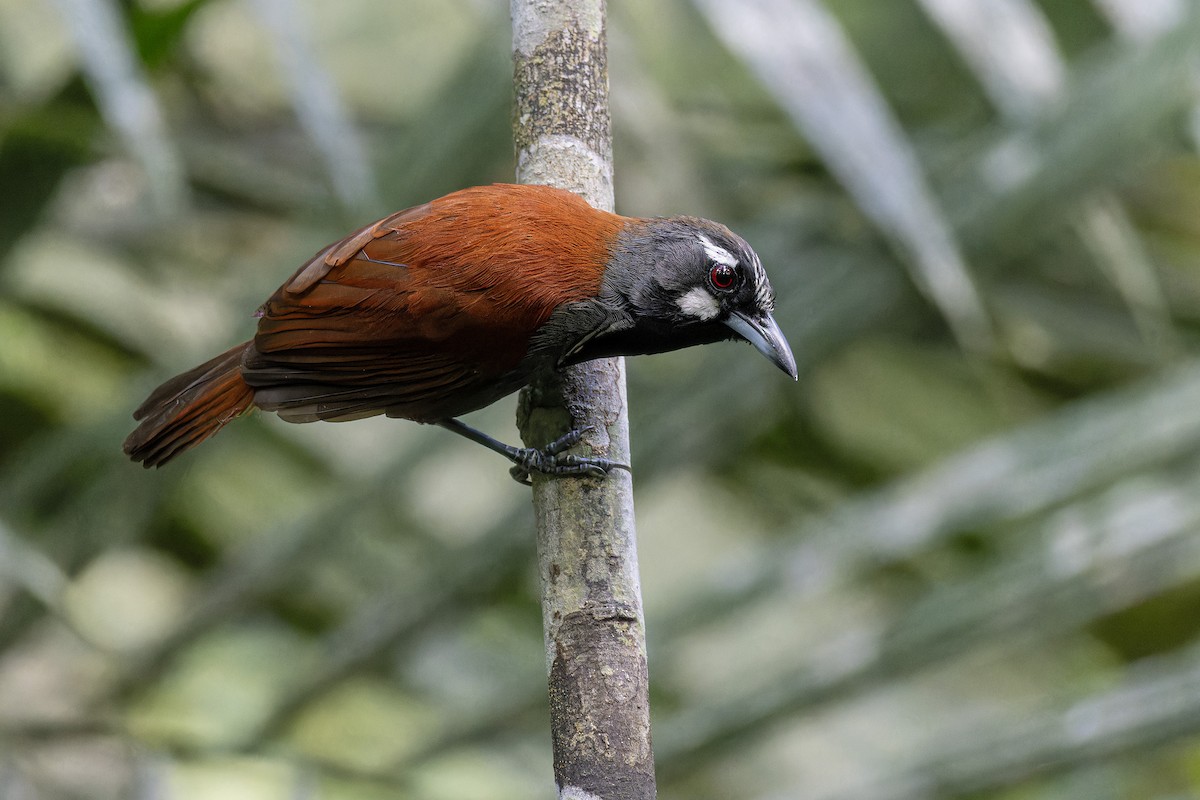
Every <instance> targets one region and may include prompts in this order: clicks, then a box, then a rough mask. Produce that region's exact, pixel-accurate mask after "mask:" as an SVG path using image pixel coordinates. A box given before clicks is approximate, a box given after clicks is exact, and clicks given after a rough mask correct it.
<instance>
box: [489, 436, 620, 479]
mask: <svg viewBox="0 0 1200 800" xmlns="http://www.w3.org/2000/svg"><path fill="white" fill-rule="evenodd" d="M592 429H593V426H591V425H588V426H586V427H583V428H576V429H575V430H572V431H568V432H567V433H565V434H563V435H562V436H560V437H558V438H557V439H555V440H554V441H553V442H551V443H550V444H548V445H546V446H545V447H543V448H541V449H538V448H535V447H526V448H522V449H520V450H517V451H516V453H515V454H514V455H513V456H512V458H513V461H514V462H515V464H516V465H515V466H514V467H512V468H511V469H510V470H509V471H508V473H509V474H510V475H512V477H513V480H515V481H516V482H517V483H521V484H524V485H526V486H531V485H532V484H533V480H532V475H533V473H534V472H540V473H542V474H543V475H556V476H564V475H587V476H590V477H593V478H603V477H605V476H606V475H608V473H610V472H611V471H612V470H614V469H623V470H625V471H626V472H632V470H631V469H630V468H629V466H628V465H627V464H618V463H617V462H616V461H612V460H611V459H607V458H598V457H592V456H578V455H575V454H574V453H566V452H564V451H565V450H568V449H570V448H571V447H574V446H575V445H576V444H578V443H579V442H580V441H581V440H582V439H583V437H584V435H585V434H586V433H588V431H591V430H592Z"/></svg>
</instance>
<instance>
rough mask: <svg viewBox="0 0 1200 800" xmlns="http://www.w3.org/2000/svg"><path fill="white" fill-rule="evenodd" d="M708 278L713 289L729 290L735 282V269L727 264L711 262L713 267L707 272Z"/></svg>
mask: <svg viewBox="0 0 1200 800" xmlns="http://www.w3.org/2000/svg"><path fill="white" fill-rule="evenodd" d="M708 279H709V280H710V281H712V285H713V288H714V289H720V290H721V291H723V292H725V291H729V290H730V289H732V288H733V285H734V284H735V283H737V270H735V269H734V268H733V267H731V266H729V265H728V264H713V268H712V269H711V270H709V272H708Z"/></svg>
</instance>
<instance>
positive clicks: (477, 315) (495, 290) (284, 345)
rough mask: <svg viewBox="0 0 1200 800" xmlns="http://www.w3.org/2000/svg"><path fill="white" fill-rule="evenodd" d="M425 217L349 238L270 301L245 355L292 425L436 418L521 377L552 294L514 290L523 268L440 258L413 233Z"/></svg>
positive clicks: (397, 218) (504, 390)
mask: <svg viewBox="0 0 1200 800" xmlns="http://www.w3.org/2000/svg"><path fill="white" fill-rule="evenodd" d="M414 212H416V213H414ZM427 219H428V210H427V208H422V209H414V210H410V211H409V212H402V213H401V214H398V215H394V216H393V217H391V218H389V219H387V220H384V221H382V222H380V223H376V224H375V225H373V226H368V227H367V228H364V229H362V230H360V231H358V232H356V233H355V234H352V235H351V236H349V237H347V238H346V239H345V240H343V241H341V242H339V243H337V244H335V245H332V246H331V247H329V248H327V249H326V250H325V251H323V252H322V253H321V254H318V256H317V257H315V258H314V259H313V260H312V261H310V262H309V263H308V264H306V265H305V266H304V267H302V268H301V269H300V270H299V271H298V272H297V273H296V275H295V276H294V277H293V278H292V280H290V281H289V282H288V283H287V284H285V285H284V286H283V287H281V288H280V289H279V290H278V291H277V292H276V293H275V294H274V296H272V297H271V299H270V300H268V301H267V302H266V303H265V304H264V305H263V307H262V309H261V319H260V322H259V326H258V333H257V335H256V336H255V337H254V341H253V345H252V347H251V349H250V350H249V351H248V353H247V356H246V358H245V360H244V361H243V376H244V378H245V380H246V382H247V383H248V384H249V385H250V386H252V387H253V388H254V389H255V404H256V405H258V406H259V407H260V408H263V409H266V410H270V411H276V412H278V413H279V415H280V416H281V417H283V418H284V419H287V420H289V421H294V422H309V421H313V420H318V419H323V420H339V421H340V420H349V419H357V418H361V417H367V416H373V415H376V414H380V413H387V414H389V415H391V416H400V417H406V418H410V419H417V420H421V421H433V420H437V419H444V418H446V417H450V416H457V415H459V414H463V413H466V412H467V411H471V410H474V409H476V408H481V407H482V406H484V405H487V404H489V403H491V402H493V401H494V400H496V399H498V398H499V397H502V396H503V395H505V394H508V393H509V392H511V391H513V390H515V389H517V388H519V387H520V386H521V385H523V384H524V382H525V379H526V378H527V376H525V375H522V374H520V370H518V367H519V365H520V363H521V360H522V358H523V357H524V355H525V353H526V351H527V349H528V346H529V340H530V337H531V336H532V334H533V333H534V331H536V330H537V328H538V327H540V326H541V325H542V324H543V323H544V322H545V320H546V319H547V318H548V317H549V316H550V314H551V312H552V311H553V310H554V307H555V306H556V305H557V302H555V298H554V297H550V296H547V295H546V294H545V293H542V294H540V295H539V294H538V293H537V292H536V291H519V290H518V289H517V288H516V286H517V285H519V284H520V283H521V282H522V278H523V274H522V272H521V264H519V263H510V262H507V261H505V260H504V259H498V260H492V261H489V262H487V263H482V264H481V263H463V259H461V258H460V259H457V260H455V259H444V258H438V257H437V254H436V253H430V252H429V251H428V248H425V247H422V246H421V242H422V240H423V238H424V237H422V235H421V234H422V233H427V231H422V230H414V229H413V228H412V224H413V223H414V221H418V222H419V221H422V220H427ZM526 277H527V276H526ZM514 295H520V300H521V301H520V302H512V299H513V297H514Z"/></svg>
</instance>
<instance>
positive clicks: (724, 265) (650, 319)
mask: <svg viewBox="0 0 1200 800" xmlns="http://www.w3.org/2000/svg"><path fill="white" fill-rule="evenodd" d="M604 284H605V286H604V293H603V299H604V300H605V302H606V303H607V304H610V305H616V306H619V307H620V308H621V310H622V311H623V312H624V313H625V314H627V315H628V317H629V318H630V319H631V320H632V326H631V327H625V328H622V329H619V330H614V331H612V332H608V333H604V334H600V335H599V336H597V337H596V341H595V342H593V343H589V345H590V346H585V348H584V349H585V350H587V351H590V352H588V353H587V356H586V357H588V358H595V357H597V354H601V355H617V354H621V355H635V354H641V353H656V352H663V351H667V350H676V349H679V348H681V347H688V346H690V345H694V344H706V343H708V342H716V341H720V340H723V339H735V338H736V339H743V340H745V341H747V342H749V343H750V344H751V345H753V346H754V348H755V349H756V350H758V351H759V352H760V353H762V354H763V355H764V356H766V357H767V358H768V359H770V360H771V362H772V363H774V364H775V365H776V366H777V367H779V368H780V369H781V370H783V371H784V372H786V373H787V374H788V375H790V376H791V377H792V378H793V379H795V378H796V361H795V359H794V358H793V357H792V351H791V348H790V347H789V346H788V343H787V340H786V339H785V338H784V336H783V333H782V332H781V331H780V330H779V326H778V325H777V324H776V323H775V318H774V317H773V316H772V312H773V311H774V301H775V295H774V292H773V291H772V289H771V284H770V282H769V281H768V280H767V273H766V271H765V270H764V269H763V266H762V262H761V261H760V260H759V258H758V255H757V254H756V253H755V252H754V250H753V249H752V248H751V247H750V245H749V244H747V243H746V241H745V240H744V239H742V238H741V237H740V236H738V235H737V234H735V233H733V231H731V230H729V229H728V228H726V227H725V226H724V225H720V224H718V223H716V222H711V221H709V220H706V219H699V218H696V217H671V218H669V219H649V220H639V221H637V222H634V223H631V224H630V225H628V226H627V227H626V229H625V230H624V231H622V233H621V234H620V235H619V237H618V240H617V243H616V247H615V248H614V250H613V253H612V256H611V258H610V260H609V263H608V267H607V268H606V270H605V276H604ZM598 351H605V352H603V353H598Z"/></svg>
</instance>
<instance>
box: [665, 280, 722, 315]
mask: <svg viewBox="0 0 1200 800" xmlns="http://www.w3.org/2000/svg"><path fill="white" fill-rule="evenodd" d="M675 302H676V303H677V304H678V305H679V310H680V311H682V312H683V313H684V314H687V315H688V316H689V317H695V318H696V319H701V320H709V319H713V318H714V317H716V316H717V314H720V313H721V304H720V303H718V302H717V298H715V297H713V296H712V295H711V294H709V293H708V290H707V289H704V288H703V287H701V286H697V287H696V288H695V289H690V290H688V292H687V294H685V295H682V296H681V297H680V298H679V299H678V300H676V301H675Z"/></svg>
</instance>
